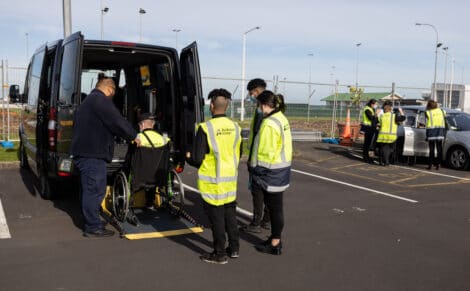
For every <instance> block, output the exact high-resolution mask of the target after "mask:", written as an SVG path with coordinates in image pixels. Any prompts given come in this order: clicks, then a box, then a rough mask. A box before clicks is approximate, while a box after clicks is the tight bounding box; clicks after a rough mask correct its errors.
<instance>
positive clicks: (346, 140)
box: [339, 108, 352, 146]
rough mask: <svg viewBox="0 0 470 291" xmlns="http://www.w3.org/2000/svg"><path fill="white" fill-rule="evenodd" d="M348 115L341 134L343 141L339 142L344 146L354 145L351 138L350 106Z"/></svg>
mask: <svg viewBox="0 0 470 291" xmlns="http://www.w3.org/2000/svg"><path fill="white" fill-rule="evenodd" d="M347 112H348V113H347V115H346V124H345V125H344V128H343V133H342V134H341V142H340V143H339V144H340V145H343V146H352V140H351V116H350V111H349V108H348V111H347Z"/></svg>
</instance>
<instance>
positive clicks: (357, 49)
mask: <svg viewBox="0 0 470 291" xmlns="http://www.w3.org/2000/svg"><path fill="white" fill-rule="evenodd" d="M361 45H362V43H360V42H359V43H356V92H357V90H358V89H359V88H358V86H359V84H358V82H359V81H358V76H359V47H360V46H361Z"/></svg>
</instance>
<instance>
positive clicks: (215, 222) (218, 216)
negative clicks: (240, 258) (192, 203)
mask: <svg viewBox="0 0 470 291" xmlns="http://www.w3.org/2000/svg"><path fill="white" fill-rule="evenodd" d="M203 206H204V211H205V212H206V214H207V216H208V217H209V222H210V224H211V229H212V238H213V245H214V252H215V253H216V254H217V255H226V251H225V241H226V239H225V233H227V235H228V243H229V244H228V245H229V247H230V249H231V250H232V251H237V252H238V251H239V249H240V242H239V240H240V235H239V233H238V225H237V216H236V206H237V203H236V202H232V203H229V204H226V205H221V206H214V205H211V204H209V203H207V202H206V201H204V200H203Z"/></svg>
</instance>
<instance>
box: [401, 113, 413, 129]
mask: <svg viewBox="0 0 470 291" xmlns="http://www.w3.org/2000/svg"><path fill="white" fill-rule="evenodd" d="M404 113H405V116H406V119H405V121H404V122H403V126H409V127H415V126H416V111H413V110H404Z"/></svg>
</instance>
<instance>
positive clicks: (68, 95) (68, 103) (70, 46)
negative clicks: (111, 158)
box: [55, 32, 83, 154]
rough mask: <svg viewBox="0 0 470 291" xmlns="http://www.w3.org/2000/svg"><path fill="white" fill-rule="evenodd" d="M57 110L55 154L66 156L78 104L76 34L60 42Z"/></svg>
mask: <svg viewBox="0 0 470 291" xmlns="http://www.w3.org/2000/svg"><path fill="white" fill-rule="evenodd" d="M61 52H62V59H61V61H60V73H59V94H58V98H57V100H56V104H55V106H56V107H55V108H56V110H57V125H56V129H57V152H59V153H64V154H68V153H69V147H70V142H71V139H72V127H73V115H74V113H75V110H76V108H77V106H78V105H79V103H80V99H81V98H80V96H81V95H80V74H81V64H82V52H83V35H82V34H81V33H80V32H76V33H74V34H72V35H70V36H68V37H67V38H65V39H64V41H63V42H62V50H61Z"/></svg>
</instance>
